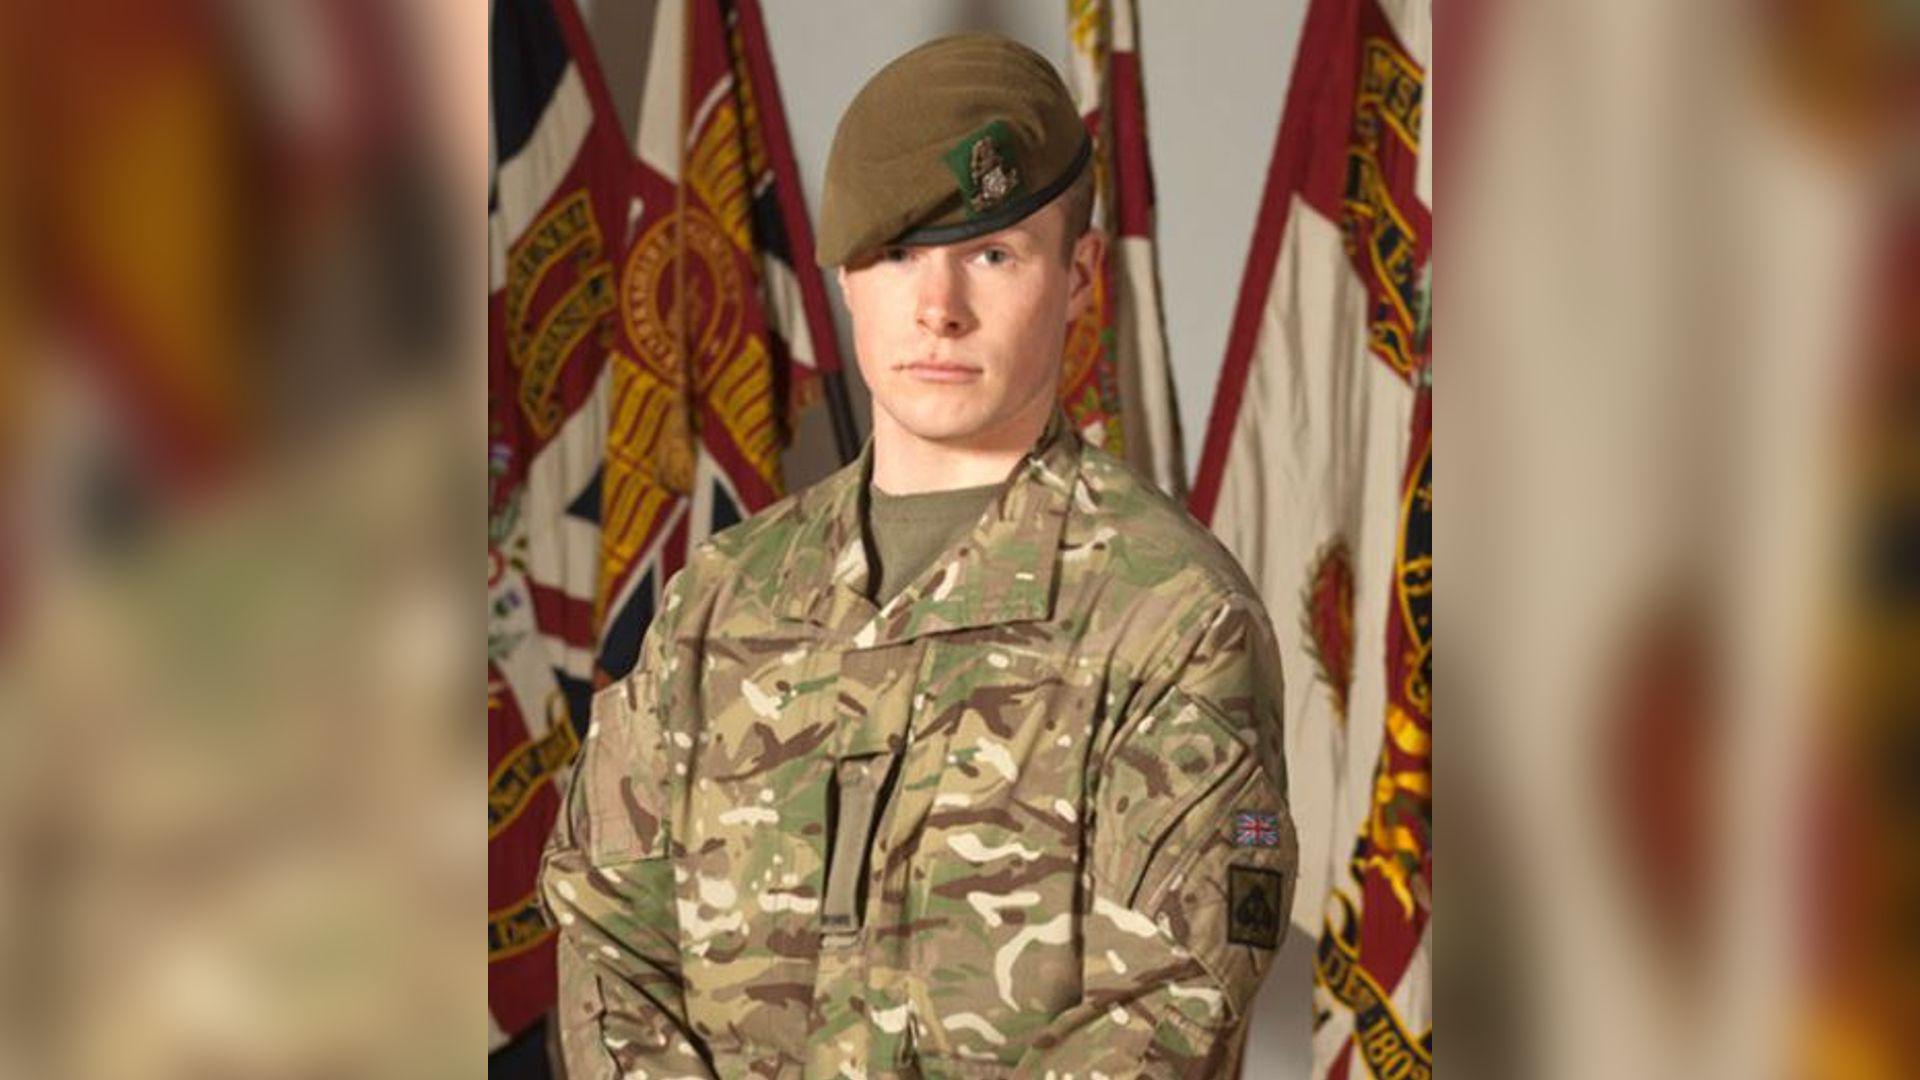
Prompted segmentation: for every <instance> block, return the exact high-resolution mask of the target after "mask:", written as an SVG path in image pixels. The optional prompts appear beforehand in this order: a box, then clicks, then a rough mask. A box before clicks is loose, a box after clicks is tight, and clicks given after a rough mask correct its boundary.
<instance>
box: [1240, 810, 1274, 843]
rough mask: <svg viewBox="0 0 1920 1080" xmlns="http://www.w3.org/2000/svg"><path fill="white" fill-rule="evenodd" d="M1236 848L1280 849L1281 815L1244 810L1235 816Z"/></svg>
mask: <svg viewBox="0 0 1920 1080" xmlns="http://www.w3.org/2000/svg"><path fill="white" fill-rule="evenodd" d="M1233 846H1234V847H1279V846H1280V815H1279V814H1276V813H1272V812H1270V811H1266V810H1242V811H1240V812H1239V813H1237V814H1235V815H1234V816H1233Z"/></svg>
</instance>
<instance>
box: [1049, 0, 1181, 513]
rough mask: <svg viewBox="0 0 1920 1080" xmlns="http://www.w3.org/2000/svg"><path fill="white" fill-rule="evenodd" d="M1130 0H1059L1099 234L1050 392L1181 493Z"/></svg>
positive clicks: (1110, 445)
mask: <svg viewBox="0 0 1920 1080" xmlns="http://www.w3.org/2000/svg"><path fill="white" fill-rule="evenodd" d="M1138 40H1139V20H1138V19H1137V18H1136V16H1135V14H1134V7H1133V0H1067V42H1068V45H1069V47H1070V49H1071V51H1072V62H1071V63H1070V64H1069V65H1068V67H1067V83H1068V85H1069V86H1070V87H1071V88H1072V90H1073V96H1074V101H1075V103H1076V104H1077V105H1078V106H1079V108H1080V115H1081V116H1082V117H1083V118H1084V119H1085V120H1086V123H1087V130H1088V131H1089V132H1091V133H1092V135H1093V140H1094V144H1093V145H1094V154H1093V163H1092V168H1093V170H1094V180H1095V185H1096V187H1095V192H1096V194H1095V200H1094V223H1095V224H1096V225H1099V226H1101V227H1102V228H1104V229H1105V230H1106V233H1107V236H1108V239H1109V246H1108V250H1107V264H1106V267H1105V272H1104V274H1102V276H1101V277H1100V279H1099V280H1098V282H1097V283H1096V291H1095V294H1094V303H1093V304H1092V306H1090V307H1089V308H1088V309H1087V311H1086V312H1085V313H1084V314H1083V315H1082V316H1081V317H1080V318H1079V319H1077V320H1075V321H1074V324H1073V325H1072V326H1071V327H1070V328H1069V329H1068V331H1067V345H1066V358H1065V364H1064V371H1063V373H1062V377H1061V383H1060V397H1061V401H1062V403H1063V404H1065V405H1066V407H1067V414H1068V415H1069V416H1071V417H1072V418H1073V420H1074V422H1075V424H1077V425H1078V426H1079V428H1080V432H1081V434H1082V435H1083V436H1085V437H1086V438H1087V439H1088V441H1090V442H1093V443H1095V444H1096V445H1099V446H1102V447H1104V448H1105V449H1106V450H1108V451H1109V452H1111V453H1114V454H1117V455H1119V456H1121V457H1124V458H1125V459H1126V460H1127V462H1128V463H1129V464H1131V465H1132V466H1133V467H1134V468H1136V469H1138V470H1139V471H1140V472H1141V474H1142V475H1145V476H1149V477H1152V478H1153V480H1154V482H1155V483H1157V484H1159V485H1160V488H1161V490H1163V491H1165V492H1166V493H1167V494H1169V495H1172V496H1174V497H1175V498H1179V497H1182V496H1184V495H1185V493H1186V486H1187V485H1186V475H1187V472H1186V468H1187V466H1186V457H1185V454H1184V452H1183V451H1182V449H1181V444H1180V416H1179V409H1178V407H1177V406H1176V404H1175V399H1174V393H1173V373H1172V370H1171V369H1170V368H1169V367H1168V366H1167V336H1166V329H1165V325H1164V322H1163V320H1162V317H1161V310H1160V278H1159V273H1160V271H1159V261H1158V257H1157V256H1156V254H1155V251H1154V241H1153V167H1152V165H1151V163H1150V161H1149V159H1148V156H1147V106H1146V97H1145V95H1144V93H1143V91H1142V84H1141V78H1140V55H1139V49H1138V45H1137V42H1138Z"/></svg>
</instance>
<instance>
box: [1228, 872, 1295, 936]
mask: <svg viewBox="0 0 1920 1080" xmlns="http://www.w3.org/2000/svg"><path fill="white" fill-rule="evenodd" d="M1281 883H1282V879H1281V877H1280V874H1279V872H1278V871H1274V870H1262V869H1260V868H1259V867H1255V866H1229V867H1227V940H1228V941H1229V942H1231V943H1232V944H1235V945H1252V946H1254V947H1256V948H1261V949H1277V948H1279V947H1280V917H1281V916H1280V896H1281V893H1282V892H1283V890H1282V889H1281V887H1280V886H1281Z"/></svg>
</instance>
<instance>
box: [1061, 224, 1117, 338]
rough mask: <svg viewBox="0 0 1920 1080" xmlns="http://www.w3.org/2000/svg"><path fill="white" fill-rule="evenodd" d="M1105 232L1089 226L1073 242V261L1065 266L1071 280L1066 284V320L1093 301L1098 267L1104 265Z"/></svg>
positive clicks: (1071, 318)
mask: <svg viewBox="0 0 1920 1080" xmlns="http://www.w3.org/2000/svg"><path fill="white" fill-rule="evenodd" d="M1106 254H1107V234H1106V233H1104V232H1101V231H1100V230H1099V229H1098V228H1089V229H1088V230H1087V231H1086V232H1084V233H1081V234H1080V239H1078V240H1075V241H1074V242H1073V262H1072V265H1070V266H1068V267H1067V272H1068V274H1069V275H1070V276H1071V279H1072V280H1071V281H1070V282H1069V283H1068V286H1067V321H1068V322H1072V321H1073V320H1075V319H1078V318H1079V317H1080V315H1081V314H1082V313H1083V312H1085V311H1086V310H1087V307H1088V306H1089V305H1091V304H1092V303H1093V287H1094V283H1095V282H1097V281H1099V280H1100V268H1101V267H1102V266H1104V265H1106Z"/></svg>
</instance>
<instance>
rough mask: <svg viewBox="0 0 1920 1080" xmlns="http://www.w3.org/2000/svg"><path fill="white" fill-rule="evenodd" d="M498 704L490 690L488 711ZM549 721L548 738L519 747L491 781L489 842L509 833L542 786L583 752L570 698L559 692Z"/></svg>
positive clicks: (550, 706)
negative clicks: (567, 698)
mask: <svg viewBox="0 0 1920 1080" xmlns="http://www.w3.org/2000/svg"><path fill="white" fill-rule="evenodd" d="M496 700H497V698H496V697H495V695H494V693H493V688H492V687H489V688H488V695H487V704H488V707H489V708H491V707H492V706H493V705H494V703H495V702H496ZM547 718H548V719H547V722H548V723H549V724H550V725H552V726H551V727H550V728H549V729H548V730H547V733H546V735H544V736H542V737H541V738H539V739H537V740H534V739H530V740H528V741H526V742H523V743H521V744H520V745H519V746H517V747H515V748H514V749H513V751H512V752H511V753H509V754H508V755H507V756H506V757H505V758H503V759H501V761H500V764H499V765H498V766H497V767H496V768H495V769H494V770H493V775H492V776H489V777H487V839H488V840H492V839H493V838H494V837H496V836H499V835H500V834H501V833H502V832H505V831H506V829H507V826H509V825H512V824H513V823H514V821H516V820H517V819H518V818H519V817H520V815H521V814H522V813H523V812H525V811H526V809H527V804H528V803H529V802H531V801H532V800H533V793H534V792H535V791H538V790H539V789H540V785H541V784H542V783H543V782H545V781H546V779H547V778H548V777H550V776H552V775H553V774H554V773H555V772H557V771H559V770H560V769H561V768H563V767H564V766H566V765H567V764H568V763H569V762H571V761H572V760H573V755H574V754H575V753H576V752H578V751H579V749H580V740H579V738H578V737H576V736H575V735H574V733H573V721H572V720H571V719H569V718H568V715H567V701H566V698H565V697H564V696H563V695H562V694H561V693H560V692H559V691H557V690H556V691H554V694H553V698H552V699H551V700H549V701H548V703H547Z"/></svg>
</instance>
